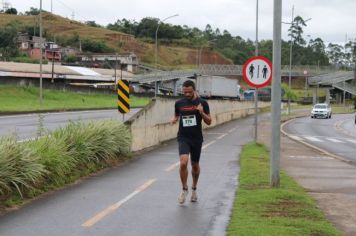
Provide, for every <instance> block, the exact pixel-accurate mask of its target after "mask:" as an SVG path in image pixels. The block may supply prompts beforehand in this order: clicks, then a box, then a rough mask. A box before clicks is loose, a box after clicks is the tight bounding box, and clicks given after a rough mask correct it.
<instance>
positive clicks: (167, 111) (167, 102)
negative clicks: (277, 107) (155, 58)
mask: <svg viewBox="0 0 356 236" xmlns="http://www.w3.org/2000/svg"><path fill="white" fill-rule="evenodd" d="M175 101H176V99H161V98H159V99H157V100H153V101H152V102H151V103H150V104H149V105H148V106H146V107H145V108H144V109H142V110H141V111H140V112H138V113H137V114H136V115H134V116H133V117H131V118H130V119H129V120H128V121H127V122H126V123H127V124H129V125H130V126H131V132H132V136H133V141H132V150H133V151H139V150H143V149H145V148H149V147H152V146H156V145H159V144H160V143H162V142H164V141H167V140H171V139H174V138H175V137H176V136H177V131H178V125H174V126H171V125H170V120H171V118H172V116H173V114H174V103H175ZM208 103H209V106H210V110H211V116H212V124H211V125H210V126H206V125H205V124H204V126H203V128H204V129H205V128H208V127H214V126H217V125H220V124H223V123H226V122H228V121H231V120H235V119H238V118H241V117H245V116H247V115H250V114H254V111H255V110H254V102H239V101H229V100H209V101H208ZM268 106H270V103H269V102H259V108H262V107H268Z"/></svg>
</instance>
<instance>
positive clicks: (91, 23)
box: [85, 20, 102, 28]
mask: <svg viewBox="0 0 356 236" xmlns="http://www.w3.org/2000/svg"><path fill="white" fill-rule="evenodd" d="M85 24H86V25H87V26H91V27H97V28H101V27H102V26H101V25H99V24H97V23H96V22H95V21H93V20H90V21H86V22H85Z"/></svg>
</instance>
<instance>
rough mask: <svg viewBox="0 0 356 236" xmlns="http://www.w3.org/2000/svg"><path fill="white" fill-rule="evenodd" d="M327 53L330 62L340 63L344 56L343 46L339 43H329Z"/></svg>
mask: <svg viewBox="0 0 356 236" xmlns="http://www.w3.org/2000/svg"><path fill="white" fill-rule="evenodd" d="M327 54H328V56H329V59H330V61H331V63H332V64H334V65H339V64H342V58H344V53H343V47H342V46H341V45H338V44H334V43H329V45H328V52H327Z"/></svg>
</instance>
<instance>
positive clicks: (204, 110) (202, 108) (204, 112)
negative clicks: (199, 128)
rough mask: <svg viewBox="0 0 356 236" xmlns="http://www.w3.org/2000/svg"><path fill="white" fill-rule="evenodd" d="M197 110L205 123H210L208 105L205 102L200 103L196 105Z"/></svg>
mask: <svg viewBox="0 0 356 236" xmlns="http://www.w3.org/2000/svg"><path fill="white" fill-rule="evenodd" d="M197 110H198V111H199V113H200V115H201V117H202V118H203V120H204V123H205V124H207V125H210V124H211V116H210V110H209V105H208V103H207V102H204V103H200V104H199V105H198V106H197Z"/></svg>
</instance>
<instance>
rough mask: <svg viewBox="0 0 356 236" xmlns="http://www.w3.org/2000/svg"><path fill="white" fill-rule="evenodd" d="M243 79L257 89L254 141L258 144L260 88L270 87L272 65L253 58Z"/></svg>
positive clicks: (244, 72)
mask: <svg viewBox="0 0 356 236" xmlns="http://www.w3.org/2000/svg"><path fill="white" fill-rule="evenodd" d="M242 73H243V78H244V80H245V81H246V83H247V84H248V85H250V86H251V87H253V88H255V89H256V90H255V122H254V125H255V132H254V140H255V142H257V130H258V129H257V128H258V122H257V121H258V119H257V117H258V115H257V112H258V88H261V87H264V86H266V85H268V84H269V83H270V82H271V80H272V63H271V62H270V61H269V60H268V59H267V58H265V57H262V56H255V57H251V58H250V59H249V60H247V62H246V63H245V64H244V66H243V69H242Z"/></svg>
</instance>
